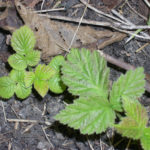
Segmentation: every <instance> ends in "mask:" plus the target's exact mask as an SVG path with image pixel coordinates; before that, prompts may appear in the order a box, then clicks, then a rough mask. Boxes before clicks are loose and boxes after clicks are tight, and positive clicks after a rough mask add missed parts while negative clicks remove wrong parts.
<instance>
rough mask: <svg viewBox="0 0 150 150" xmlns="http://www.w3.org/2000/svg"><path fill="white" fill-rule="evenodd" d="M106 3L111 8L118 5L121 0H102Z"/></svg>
mask: <svg viewBox="0 0 150 150" xmlns="http://www.w3.org/2000/svg"><path fill="white" fill-rule="evenodd" d="M102 1H103V3H104V5H105V6H106V7H108V8H109V9H113V8H114V7H117V6H118V5H119V4H120V3H121V0H102Z"/></svg>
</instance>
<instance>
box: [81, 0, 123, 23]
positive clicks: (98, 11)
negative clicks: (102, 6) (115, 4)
mask: <svg viewBox="0 0 150 150" xmlns="http://www.w3.org/2000/svg"><path fill="white" fill-rule="evenodd" d="M80 1H81V3H83V4H84V5H85V6H87V7H88V8H89V9H91V10H93V11H95V12H97V13H98V14H100V15H103V16H106V17H108V18H111V19H113V20H116V21H118V22H121V23H125V22H123V21H122V20H120V19H118V18H116V17H114V16H111V15H109V14H106V13H104V12H102V11H100V10H98V9H96V8H94V7H93V6H91V5H90V4H88V3H87V2H86V1H85V0H80Z"/></svg>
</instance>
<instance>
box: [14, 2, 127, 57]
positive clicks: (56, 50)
mask: <svg viewBox="0 0 150 150" xmlns="http://www.w3.org/2000/svg"><path fill="white" fill-rule="evenodd" d="M15 5H16V8H17V10H18V12H19V14H20V16H21V18H22V19H23V21H24V23H25V24H26V25H28V26H29V27H30V28H31V29H32V30H33V31H34V33H35V36H36V39H37V47H38V49H40V50H41V51H42V59H44V60H49V58H50V56H54V55H58V54H61V53H63V52H64V50H67V48H68V47H69V45H70V42H71V39H72V37H73V35H74V33H75V30H76V28H77V27H76V26H73V25H71V24H67V23H63V22H57V21H52V20H50V19H48V18H47V17H41V16H39V15H38V14H36V13H35V12H33V11H31V10H29V9H27V8H25V7H24V6H23V5H22V4H21V3H20V2H19V1H16V3H15ZM125 36H126V34H122V33H119V32H111V31H109V30H104V31H97V30H95V29H93V28H91V27H88V26H84V27H83V26H81V27H80V28H79V31H78V33H77V35H76V38H75V40H74V43H73V45H72V47H82V46H84V45H86V46H88V45H90V46H91V47H92V45H93V44H94V45H95V44H97V43H98V44H97V45H96V47H93V48H94V49H95V48H103V47H105V46H107V45H109V44H111V43H113V42H116V41H120V40H122V39H123V38H124V37H125Z"/></svg>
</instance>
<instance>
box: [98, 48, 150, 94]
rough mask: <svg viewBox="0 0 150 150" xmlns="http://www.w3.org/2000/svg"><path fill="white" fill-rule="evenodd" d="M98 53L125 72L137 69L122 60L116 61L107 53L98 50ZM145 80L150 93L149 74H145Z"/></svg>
mask: <svg viewBox="0 0 150 150" xmlns="http://www.w3.org/2000/svg"><path fill="white" fill-rule="evenodd" d="M98 52H99V53H100V54H101V56H103V57H104V58H105V59H106V60H107V61H108V62H109V63H111V64H114V65H116V66H117V67H120V68H122V69H125V70H134V69H136V67H134V66H132V65H130V64H128V63H125V62H123V61H121V60H118V59H115V58H113V57H112V56H109V55H107V54H105V53H103V52H102V51H100V50H98ZM145 79H146V85H145V89H146V91H147V92H149V93H150V83H149V82H148V81H149V79H148V74H145Z"/></svg>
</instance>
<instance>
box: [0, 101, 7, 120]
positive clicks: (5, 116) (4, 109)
mask: <svg viewBox="0 0 150 150" xmlns="http://www.w3.org/2000/svg"><path fill="white" fill-rule="evenodd" d="M1 105H2V108H3V114H4V120H5V123H6V122H7V118H6V112H5V107H4V103H3V102H2V101H1Z"/></svg>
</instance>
